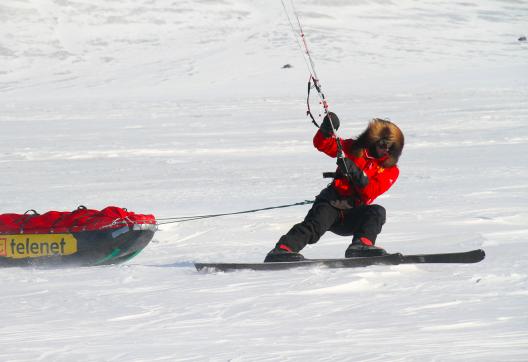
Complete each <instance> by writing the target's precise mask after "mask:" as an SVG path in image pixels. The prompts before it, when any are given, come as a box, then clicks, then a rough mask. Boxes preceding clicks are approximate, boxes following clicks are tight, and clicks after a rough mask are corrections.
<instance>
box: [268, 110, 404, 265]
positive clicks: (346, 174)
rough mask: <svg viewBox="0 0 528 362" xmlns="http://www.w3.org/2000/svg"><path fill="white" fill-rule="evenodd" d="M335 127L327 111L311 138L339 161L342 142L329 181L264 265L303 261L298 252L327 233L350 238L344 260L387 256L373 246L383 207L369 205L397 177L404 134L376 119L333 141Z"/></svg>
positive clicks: (333, 114) (337, 124) (330, 113)
mask: <svg viewBox="0 0 528 362" xmlns="http://www.w3.org/2000/svg"><path fill="white" fill-rule="evenodd" d="M330 122H331V123H330ZM332 125H333V127H332ZM338 128H339V118H338V117H337V115H335V113H332V112H329V113H328V114H327V115H326V116H325V118H324V119H323V122H322V124H321V127H320V128H319V130H318V131H317V133H316V134H315V136H314V139H313V143H314V146H315V148H317V149H318V150H319V151H321V152H324V153H325V154H327V155H328V156H330V157H338V153H339V143H340V144H341V148H342V153H343V156H344V157H342V158H338V160H337V165H338V167H337V170H336V172H335V173H332V176H333V177H334V180H333V182H332V183H331V184H330V185H328V187H327V188H325V189H323V190H322V191H321V193H320V194H319V195H318V196H317V197H316V199H315V202H314V204H313V206H312V208H311V209H310V211H309V212H308V214H307V215H306V217H305V219H304V221H303V222H301V223H299V224H296V225H294V226H293V227H292V228H291V229H290V231H288V232H287V233H286V234H285V235H283V236H282V237H281V238H280V239H279V241H278V242H277V243H276V245H275V248H273V249H272V250H271V251H270V252H269V253H268V255H267V256H266V258H265V260H264V261H265V262H281V261H298V260H303V259H304V257H303V256H302V255H301V254H299V251H300V250H302V249H303V248H304V247H305V246H306V245H307V244H314V243H316V242H317V241H318V240H319V239H320V238H321V236H322V235H323V234H324V233H325V232H326V231H328V230H330V231H332V232H333V233H335V234H337V235H341V236H352V237H353V238H352V243H351V244H350V246H349V247H348V248H347V249H346V251H345V257H346V258H352V257H366V256H380V255H384V254H386V252H385V250H384V249H382V248H379V247H377V246H375V243H376V237H377V236H378V234H379V233H380V232H381V228H382V226H383V224H384V223H385V217H386V216H385V208H383V206H380V205H375V204H372V202H373V201H374V200H375V199H376V198H377V197H378V196H379V195H381V194H383V193H384V192H385V191H387V190H388V189H389V188H390V187H391V186H392V185H393V184H394V183H395V182H396V180H397V179H398V175H399V173H400V171H399V169H398V166H397V163H398V159H399V157H400V155H401V153H402V150H403V145H404V136H403V133H402V132H401V130H400V129H399V128H398V126H396V125H395V124H394V123H392V122H390V121H388V120H385V119H380V118H375V119H373V120H372V121H370V123H369V125H368V127H367V129H366V130H365V131H364V132H363V133H361V134H360V135H359V136H358V137H357V138H355V139H338V138H336V136H335V132H334V130H337V129H338Z"/></svg>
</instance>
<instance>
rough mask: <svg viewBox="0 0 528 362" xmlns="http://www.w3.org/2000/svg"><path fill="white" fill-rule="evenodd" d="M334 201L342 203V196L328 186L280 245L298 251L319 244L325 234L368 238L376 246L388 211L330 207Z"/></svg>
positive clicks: (374, 207) (361, 207)
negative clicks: (340, 199)
mask: <svg viewBox="0 0 528 362" xmlns="http://www.w3.org/2000/svg"><path fill="white" fill-rule="evenodd" d="M333 200H339V195H337V192H336V191H335V190H334V189H333V187H332V186H329V187H328V188H326V189H324V190H323V191H322V192H321V193H320V194H319V196H317V197H316V199H315V203H314V204H313V206H312V208H311V209H310V211H308V214H307V215H306V217H305V218H304V221H303V222H301V223H299V224H296V225H294V226H293V227H292V228H291V229H290V231H288V232H287V233H286V234H285V235H283V236H282V237H281V238H280V239H279V241H278V242H277V246H278V245H279V244H284V245H286V246H288V247H289V248H290V249H292V251H295V252H298V251H300V250H301V249H303V248H304V247H305V246H306V245H307V244H314V243H316V242H317V241H318V240H319V239H320V238H321V236H323V234H324V233H325V232H326V231H331V232H333V233H335V234H337V235H341V236H354V237H356V238H359V237H366V238H368V239H369V240H370V241H372V242H373V243H375V241H376V237H377V236H378V234H379V233H380V232H381V228H382V227H383V224H385V218H386V216H385V208H384V207H383V206H380V205H361V206H358V207H354V208H352V209H347V210H340V209H337V208H335V207H333V206H332V205H331V204H330V202H331V201H333Z"/></svg>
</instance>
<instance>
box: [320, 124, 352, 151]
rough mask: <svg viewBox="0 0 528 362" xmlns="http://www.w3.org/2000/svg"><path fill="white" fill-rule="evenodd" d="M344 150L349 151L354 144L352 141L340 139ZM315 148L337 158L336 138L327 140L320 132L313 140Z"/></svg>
mask: <svg viewBox="0 0 528 362" xmlns="http://www.w3.org/2000/svg"><path fill="white" fill-rule="evenodd" d="M340 140H341V145H342V146H343V149H345V150H346V149H348V148H349V147H350V144H351V143H353V140H352V139H346V140H343V139H340ZM313 144H314V147H315V148H317V149H318V150H319V151H321V152H323V153H325V154H326V155H328V156H330V157H337V139H336V138H335V136H332V137H328V138H326V137H325V136H324V135H323V133H322V132H321V131H320V130H318V131H317V133H316V134H315V136H314V138H313Z"/></svg>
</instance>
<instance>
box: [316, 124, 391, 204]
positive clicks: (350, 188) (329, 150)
mask: <svg viewBox="0 0 528 362" xmlns="http://www.w3.org/2000/svg"><path fill="white" fill-rule="evenodd" d="M313 143H314V146H315V148H317V149H318V150H319V151H321V152H324V153H326V154H327V155H328V156H330V157H337V141H336V138H335V136H332V137H329V138H325V137H324V136H323V134H322V133H321V131H317V133H316V134H315V136H314V139H313ZM353 143H354V140H353V139H346V140H343V139H341V145H342V146H343V153H344V154H345V157H347V158H349V159H351V160H352V161H354V163H355V164H356V165H357V166H358V167H359V168H360V169H361V170H363V172H364V173H365V174H366V175H367V176H368V178H369V183H368V185H367V186H365V187H364V188H359V187H356V186H355V185H353V184H352V183H351V182H350V181H349V180H348V179H347V178H346V177H342V178H336V179H335V180H334V181H333V182H332V186H333V187H334V188H335V190H336V191H337V193H338V194H339V195H340V196H342V197H343V198H353V199H354V201H355V204H356V205H361V204H366V205H369V204H371V203H372V202H373V201H374V200H375V199H376V198H377V197H378V196H379V195H381V194H383V193H384V192H385V191H387V190H388V189H390V187H391V186H392V185H393V184H394V183H395V182H396V179H398V175H399V174H400V170H399V169H398V167H397V166H396V165H394V166H391V167H388V168H383V167H382V166H381V164H382V163H383V161H385V160H386V157H383V158H375V157H373V156H371V155H370V154H369V153H368V151H367V150H366V149H363V151H362V155H361V157H355V156H353V155H352V154H351V152H352V149H351V147H352V144H353Z"/></svg>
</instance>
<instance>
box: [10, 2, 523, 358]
mask: <svg viewBox="0 0 528 362" xmlns="http://www.w3.org/2000/svg"><path fill="white" fill-rule="evenodd" d="M285 1H286V0H285ZM286 3H287V4H289V0H288V1H286ZM295 5H296V9H297V10H298V13H299V16H300V19H301V22H302V24H303V27H304V31H305V33H306V38H307V41H308V44H309V47H310V50H311V51H312V56H313V58H314V60H315V65H316V69H317V72H318V75H319V77H320V79H321V83H322V85H323V90H324V92H325V94H326V96H327V97H328V99H329V102H330V109H331V110H333V111H334V112H336V113H337V114H338V115H339V117H340V118H341V122H342V127H341V128H340V130H339V134H340V135H341V136H342V137H351V136H353V135H357V134H358V133H359V132H361V131H362V130H363V129H364V128H365V127H366V125H367V122H368V120H369V119H370V118H372V117H388V118H390V119H391V120H393V121H394V122H396V123H397V124H398V125H399V126H400V127H401V128H402V130H403V131H404V133H405V135H406V146H405V149H404V153H403V155H402V158H401V160H400V170H401V176H400V178H399V180H398V182H397V183H396V184H395V186H394V187H393V188H392V189H391V190H389V192H388V193H386V194H385V195H383V196H382V197H380V198H379V199H378V200H377V202H378V203H379V204H381V205H383V206H384V207H385V208H386V209H387V213H388V221H387V224H386V225H385V227H384V230H383V232H382V234H381V235H380V237H379V239H378V244H379V245H380V246H383V247H385V248H386V249H387V250H389V251H393V252H396V251H399V252H402V253H433V252H456V251H464V250H470V249H476V248H483V249H484V250H485V251H486V255H487V256H486V259H485V260H484V261H482V262H480V263H478V264H470V265H433V264H431V265H399V266H373V267H368V268H359V269H325V268H301V269H295V270H289V271H278V272H252V271H240V272H233V273H204V272H197V271H196V270H195V269H194V267H193V264H192V262H193V261H200V262H212V261H226V262H258V261H262V260H263V258H264V256H265V254H266V253H267V252H268V251H269V250H270V249H271V248H272V247H273V245H274V243H275V242H276V241H277V239H278V238H279V237H280V236H281V235H282V234H284V233H285V232H287V231H288V229H289V228H290V227H291V226H292V225H293V224H295V223H297V222H299V221H301V220H302V218H303V217H304V215H305V214H306V212H307V211H308V208H309V206H296V207H291V208H284V209H278V210H272V211H264V212H259V213H250V214H242V215H236V216H226V217H219V218H212V219H205V220H198V221H190V222H184V223H174V224H166V225H162V226H160V230H159V231H158V232H157V233H156V235H155V237H154V240H153V241H152V242H151V244H150V245H149V246H148V247H147V248H146V249H145V250H144V251H143V252H142V253H141V254H140V255H139V256H137V257H136V258H135V259H132V260H131V261H129V262H128V263H126V264H123V265H118V266H104V267H87V268H62V269H61V268H59V269H46V268H40V269H35V268H7V269H2V270H1V271H0V273H1V276H2V289H3V292H2V295H1V296H0V300H1V302H0V308H1V310H2V312H3V317H2V325H1V326H0V346H1V348H0V360H2V361H207V360H211V361H479V362H480V361H526V360H528V314H527V313H526V307H527V305H528V261H527V255H528V245H527V241H528V206H527V205H528V161H527V157H526V154H527V153H528V122H527V121H528V102H527V101H528V62H527V61H528V42H526V41H522V37H523V36H526V35H527V34H528V2H526V1H509V0H484V1H477V0H465V1H447V0H444V1H436V0H435V1H432V0H428V1H411V0H403V1H390V0H386V1H385V0H384V1H382V0H364V1H354V2H352V1H350V2H348V1H340V0H331V1H317V0H303V1H301V0H297V1H295ZM0 25H1V29H2V31H1V32H0V64H1V67H0V96H1V99H2V101H1V102H0V127H1V130H2V132H1V136H0V137H1V138H0V139H1V142H2V145H3V152H1V153H0V164H1V165H2V173H3V177H2V179H1V180H0V183H1V186H2V187H1V188H0V196H1V198H2V200H3V202H2V205H1V207H0V213H11V212H17V213H23V212H25V211H26V210H28V209H36V210H38V211H40V212H45V211H48V210H62V211H66V210H73V209H75V208H76V207H77V206H78V205H86V206H88V207H90V208H103V207H105V206H107V205H116V206H121V207H126V208H128V209H129V210H132V211H135V212H138V213H153V214H155V215H156V216H157V217H158V218H167V217H176V216H188V215H201V214H211V213H225V212H236V211H242V210H251V209H256V208H262V207H269V206H278V205H285V204H291V203H296V202H299V201H303V200H311V199H313V198H314V196H315V195H317V194H318V193H319V191H320V190H321V189H322V188H323V187H325V186H326V184H327V183H328V180H325V179H323V178H322V177H321V172H323V171H332V170H334V168H335V161H334V160H332V159H330V158H328V157H327V156H325V155H324V154H322V153H320V152H318V151H317V150H315V149H314V148H313V146H312V136H313V134H314V132H315V127H313V125H312V124H311V123H310V121H309V119H308V118H306V117H305V97H306V83H307V80H308V71H307V69H306V65H305V62H304V59H303V56H302V53H301V51H300V49H299V47H298V46H297V45H296V40H295V38H294V35H293V34H292V31H291V28H290V24H289V23H288V20H287V18H286V16H285V15H284V10H283V7H282V4H281V2H280V1H279V0H276V1H275V0H274V1H257V0H252V1H242V0H224V1H221V0H218V1H214V0H201V1H190V0H183V1H162V0H120V1H107V0H4V1H2V4H1V5H0ZM286 64H291V65H292V67H291V68H283V66H284V65H286ZM313 100H314V102H313V104H312V107H314V108H317V102H316V100H315V98H314V99H313ZM349 242H350V240H349V239H347V238H343V237H339V236H337V235H334V234H331V233H328V234H325V235H324V236H323V238H322V239H321V240H320V241H319V243H317V244H315V245H312V246H309V247H307V248H306V249H304V250H303V254H304V255H305V256H306V257H317V258H323V257H342V256H343V254H344V250H345V249H346V247H347V246H348V244H349Z"/></svg>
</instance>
